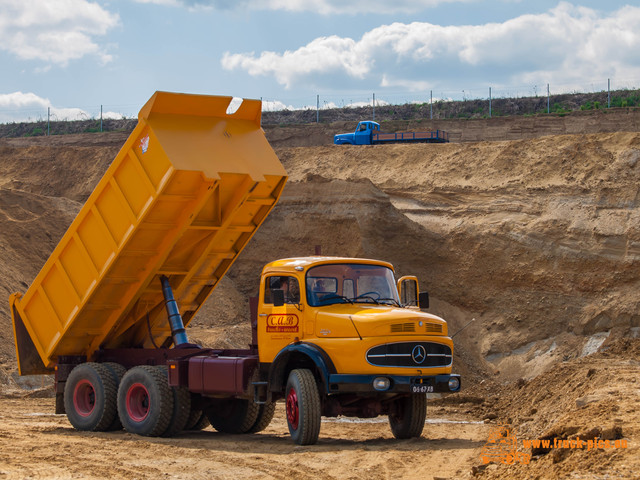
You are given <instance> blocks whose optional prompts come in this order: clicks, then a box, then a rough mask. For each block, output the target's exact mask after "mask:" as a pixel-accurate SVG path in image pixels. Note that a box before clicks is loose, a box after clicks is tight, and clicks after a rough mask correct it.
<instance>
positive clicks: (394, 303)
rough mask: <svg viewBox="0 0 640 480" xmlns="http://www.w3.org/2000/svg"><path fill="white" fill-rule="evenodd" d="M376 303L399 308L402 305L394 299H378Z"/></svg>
mask: <svg viewBox="0 0 640 480" xmlns="http://www.w3.org/2000/svg"><path fill="white" fill-rule="evenodd" d="M378 301H379V302H380V303H385V304H387V305H388V304H391V305H395V306H396V307H401V308H402V305H400V302H398V301H397V300H396V299H395V298H379V299H378Z"/></svg>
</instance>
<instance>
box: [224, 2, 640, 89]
mask: <svg viewBox="0 0 640 480" xmlns="http://www.w3.org/2000/svg"><path fill="white" fill-rule="evenodd" d="M221 63H222V66H223V68H225V69H226V70H242V71H245V72H247V73H248V74H249V75H252V76H260V75H262V76H271V77H273V78H275V79H276V81H277V82H278V83H280V84H281V85H284V86H285V87H286V88H291V87H293V86H300V85H310V84H314V85H317V86H323V82H327V81H329V80H330V81H333V82H336V81H342V83H344V82H345V81H347V80H348V81H351V82H353V81H359V80H363V81H364V82H363V83H364V84H366V85H369V86H371V85H377V86H381V87H394V86H397V87H402V88H404V89H416V90H423V91H424V90H426V89H427V88H443V87H449V89H458V88H459V87H460V88H465V85H466V86H467V88H468V86H469V84H470V83H471V85H474V86H476V87H481V86H483V85H491V84H494V85H500V84H503V85H509V84H511V85H513V84H519V83H524V82H541V81H542V82H549V81H550V82H553V83H555V84H575V83H576V82H579V81H581V82H583V84H584V83H588V82H592V81H594V80H595V79H606V78H609V77H621V78H622V77H633V78H640V8H639V7H632V6H626V7H623V8H622V9H620V10H618V11H616V12H613V13H611V14H610V15H607V16H604V15H603V14H601V13H600V12H597V11H595V10H592V9H589V8H584V7H575V6H573V5H571V4H569V3H566V2H561V3H560V4H558V6H557V7H556V8H554V9H552V10H550V11H549V12H547V13H544V14H538V15H522V16H520V17H516V18H513V19H510V20H507V21H505V22H503V23H489V24H485V25H478V26H439V25H433V24H429V23H420V22H415V23H411V24H403V23H394V24H391V25H383V26H380V27H377V28H374V29H373V30H371V31H369V32H367V33H365V34H364V35H363V36H362V37H361V38H360V39H359V40H354V39H351V38H343V37H337V36H332V37H322V38H317V39H315V40H313V41H312V42H310V43H308V44H307V45H304V46H302V47H300V48H298V49H297V50H291V51H285V52H282V53H277V52H262V53H260V54H255V53H230V52H226V53H225V54H224V56H223V58H222V60H221ZM325 75H326V77H325ZM340 79H342V80H340Z"/></svg>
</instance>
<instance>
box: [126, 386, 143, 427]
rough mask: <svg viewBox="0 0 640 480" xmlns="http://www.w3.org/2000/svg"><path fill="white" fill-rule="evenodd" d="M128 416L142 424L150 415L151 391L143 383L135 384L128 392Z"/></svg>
mask: <svg viewBox="0 0 640 480" xmlns="http://www.w3.org/2000/svg"><path fill="white" fill-rule="evenodd" d="M126 403H127V415H129V418H130V419H131V420H133V421H134V422H142V421H143V420H144V419H145V418H147V415H149V391H148V390H147V387H145V386H144V385H142V384H141V383H134V384H133V385H131V387H129V390H127V399H126Z"/></svg>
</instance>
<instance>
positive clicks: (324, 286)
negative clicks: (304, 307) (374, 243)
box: [306, 263, 400, 307]
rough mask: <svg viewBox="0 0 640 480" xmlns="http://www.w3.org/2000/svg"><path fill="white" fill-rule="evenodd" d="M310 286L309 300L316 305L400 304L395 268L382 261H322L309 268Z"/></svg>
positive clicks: (307, 283) (307, 280) (312, 304)
mask: <svg viewBox="0 0 640 480" xmlns="http://www.w3.org/2000/svg"><path fill="white" fill-rule="evenodd" d="M306 287H307V289H306V290H307V302H308V303H309V305H311V306H312V307H317V306H321V305H331V304H333V303H374V304H385V305H398V306H400V303H399V299H398V291H397V290H396V287H395V280H394V277H393V272H392V271H391V269H390V268H387V267H383V266H380V265H362V264H357V263H348V264H344V263H342V264H333V265H319V266H317V267H313V268H310V269H309V271H308V272H307V277H306Z"/></svg>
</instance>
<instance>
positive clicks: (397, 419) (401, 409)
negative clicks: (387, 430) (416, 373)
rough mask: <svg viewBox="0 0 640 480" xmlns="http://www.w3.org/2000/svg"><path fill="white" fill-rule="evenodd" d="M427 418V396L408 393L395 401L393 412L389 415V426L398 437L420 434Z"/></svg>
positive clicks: (414, 436) (411, 436)
mask: <svg viewBox="0 0 640 480" xmlns="http://www.w3.org/2000/svg"><path fill="white" fill-rule="evenodd" d="M426 418H427V396H426V395H409V396H407V397H402V398H399V399H398V400H396V401H395V412H394V413H391V414H390V415H389V426H390V427H391V432H392V433H393V436H394V437H396V438H398V439H405V438H416V437H419V436H420V435H422V430H423V429H424V421H425V419H426Z"/></svg>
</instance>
